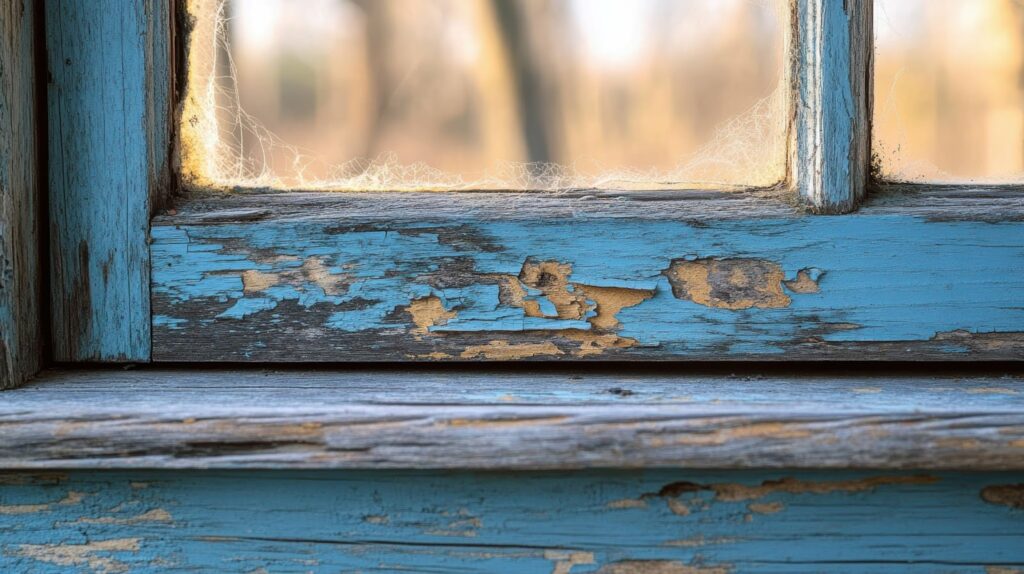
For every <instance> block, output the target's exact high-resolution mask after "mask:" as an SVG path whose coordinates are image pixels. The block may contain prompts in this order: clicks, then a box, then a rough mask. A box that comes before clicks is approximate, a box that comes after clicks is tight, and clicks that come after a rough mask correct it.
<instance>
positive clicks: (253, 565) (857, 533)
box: [0, 470, 1024, 574]
mask: <svg viewBox="0 0 1024 574" xmlns="http://www.w3.org/2000/svg"><path fill="white" fill-rule="evenodd" d="M786 476H796V477H797V478H799V479H801V480H805V481H815V482H818V483H824V484H827V483H837V482H838V481H849V480H858V479H862V478H865V477H871V476H881V475H880V474H879V473H865V472H857V473H852V472H802V473H797V474H795V475H794V474H793V473H784V472H783V473H779V472H773V473H765V472H756V471H749V472H717V473H716V472H688V471H683V470H664V471H648V472H620V471H606V472H562V473H523V474H488V473H481V474H475V473H464V472H463V473H442V472H433V473H432V472H251V471H248V472H234V473H232V472H217V473H213V472H135V473H123V472H118V473H105V472H93V473H89V472H76V473H73V474H72V475H71V476H70V477H69V478H67V479H56V478H52V477H50V478H45V477H44V478H39V479H36V480H32V479H28V478H25V479H19V477H18V475H7V476H3V486H2V488H0V507H2V508H4V509H5V512H0V570H2V571H5V572H29V571H31V572H39V573H42V574H47V573H50V572H85V571H88V569H87V568H85V567H83V566H79V567H77V568H76V567H69V566H66V565H65V566H60V565H55V564H52V563H51V564H48V563H46V562H44V561H41V560H39V559H35V558H31V557H29V556H26V548H32V547H31V546H25V545H46V544H84V543H87V542H92V543H96V542H100V541H107V540H122V541H123V540H126V539H135V540H136V543H137V545H138V549H137V550H135V551H131V550H129V551H98V552H96V553H94V554H93V556H94V557H97V558H106V559H109V560H115V561H117V562H118V563H120V564H122V565H123V566H124V567H126V568H127V571H128V572H131V573H136V574H141V573H150V572H198V573H206V572H217V573H235V572H238V573H242V572H253V571H257V570H258V569H259V568H263V569H265V570H266V571H268V572H315V573H319V572H339V571H346V572H348V571H365V572H394V571H399V570H402V571H414V572H509V573H524V572H525V573H529V572H542V573H544V574H547V573H549V572H552V571H553V570H554V566H555V564H556V563H557V561H558V557H559V556H567V555H568V554H569V553H570V552H583V553H590V554H591V555H592V558H593V563H590V564H587V563H580V564H577V565H575V566H573V567H572V568H571V570H570V572H571V574H585V573H592V572H596V571H598V570H599V569H600V568H601V567H603V566H607V565H608V564H610V563H613V562H617V561H623V560H665V561H674V562H676V563H679V564H684V565H702V566H704V567H714V566H722V567H724V568H727V571H729V572H732V573H736V574H743V573H748V572H750V573H768V572H775V573H783V572H808V573H809V572H830V573H831V572H840V573H846V572H849V573H861V572H892V573H896V572H911V573H924V572H929V573H931V572H944V573H976V574H983V573H984V572H985V567H986V566H997V565H1001V566H1006V567H1018V568H1019V567H1021V566H1022V565H1024V511H1022V510H1013V509H1011V508H1008V507H1006V506H1001V505H993V504H988V503H985V502H983V501H982V499H981V497H980V496H979V493H980V492H981V490H982V489H983V488H985V487H986V486H991V485H997V484H1013V483H1019V482H1024V477H1022V476H1020V475H1007V474H956V473H946V474H940V475H936V476H935V477H934V478H935V479H936V480H935V482H931V483H922V484H903V485H898V484H889V485H882V486H878V487H876V488H874V489H868V490H862V491H855V492H846V491H843V489H842V488H838V489H836V490H835V491H833V492H828V493H802V494H786V493H780V492H776V493H771V494H768V495H766V496H764V497H762V498H758V499H752V500H739V501H728V500H722V499H719V498H716V496H715V494H714V493H713V492H711V491H708V490H700V491H697V492H690V493H685V494H682V495H681V496H679V497H678V498H677V499H676V500H677V502H681V503H683V504H684V505H685V506H686V507H687V508H689V511H690V513H689V514H688V515H685V516H683V515H679V514H675V513H673V512H672V510H671V509H670V508H669V505H668V502H667V500H666V499H664V498H661V497H658V496H657V495H655V493H657V492H658V491H659V490H660V489H661V488H662V487H663V486H665V485H667V484H670V483H673V482H677V481H688V482H692V483H696V484H702V485H708V484H722V483H738V484H742V485H747V486H756V485H759V484H761V483H762V482H763V481H766V480H776V479H779V478H782V477H786ZM888 476H892V475H888ZM903 476H906V475H903ZM72 492H75V493H81V500H80V502H70V503H69V502H67V501H68V500H69V498H68V495H69V494H70V493H72ZM645 494H646V496H644V495H645ZM62 500H63V501H65V503H63V504H61V502H60V501H62ZM71 500H73V499H71ZM624 500H633V501H640V502H635V503H634V504H640V505H642V506H641V507H632V508H614V506H616V502H620V501H624ZM751 503H762V504H770V503H777V507H776V508H777V512H775V513H772V514H761V513H758V512H757V511H756V510H752V509H751V507H750V506H749V505H750V504H751ZM32 505H41V506H39V507H37V508H36V509H35V510H31V511H25V510H24V509H25V508H27V507H29V506H32ZM15 507H21V508H22V509H23V510H21V511H17V510H15V513H13V514H12V513H10V512H11V510H10V509H12V508H15ZM154 511H157V514H154ZM146 513H150V514H149V516H151V517H155V518H150V519H148V520H143V519H140V517H143V516H146ZM36 548H42V547H40V546H36ZM50 555H54V553H51V554H50ZM586 561H587V560H584V561H582V562H586Z"/></svg>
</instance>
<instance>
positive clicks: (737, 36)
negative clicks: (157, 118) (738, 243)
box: [183, 0, 789, 190]
mask: <svg viewBox="0 0 1024 574" xmlns="http://www.w3.org/2000/svg"><path fill="white" fill-rule="evenodd" d="M788 6H789V2H788V1H787V0H230V1H228V2H227V3H223V2H222V1H219V0H192V1H191V3H190V9H191V10H192V11H193V13H194V14H195V15H196V16H197V22H198V24H197V28H196V31H195V32H194V36H193V39H192V42H191V51H190V62H189V64H190V74H189V83H190V85H189V98H188V106H187V108H186V111H185V114H184V116H183V144H184V146H183V147H184V156H185V165H184V166H183V167H184V169H183V171H184V172H185V175H186V177H187V178H188V177H191V178H192V179H193V181H194V182H196V183H200V184H214V185H218V184H219V185H257V186H271V187H303V188H321V189H324V188H325V189H385V190H386V189H424V188H426V189H564V188H576V187H583V188H590V187H597V188H612V189H618V188H625V189H664V188H679V187H713V188H731V187H767V186H771V185H774V184H776V183H778V182H780V181H781V180H782V179H783V178H784V175H785V158H786V137H787V118H788V116H789V114H787V113H786V110H787V97H788V94H787V90H786V89H785V88H786V86H787V85H788V81H787V79H786V73H787V67H788V66H787V58H786V47H787V42H788V37H787V34H788V32H787V31H788V29H789V25H788V22H789V13H788V10H789V8H788Z"/></svg>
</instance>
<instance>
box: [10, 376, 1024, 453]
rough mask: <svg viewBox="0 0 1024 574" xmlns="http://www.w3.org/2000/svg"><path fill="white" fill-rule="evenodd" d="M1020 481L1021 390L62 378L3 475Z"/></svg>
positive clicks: (868, 384)
mask: <svg viewBox="0 0 1024 574" xmlns="http://www.w3.org/2000/svg"><path fill="white" fill-rule="evenodd" d="M611 467H615V468H623V467H625V468H659V467H685V468H692V469H738V468H877V469H933V470H942V469H964V470H1024V377H1022V376H1020V375H1012V376H1010V375H1007V376H997V375H989V376H975V377H956V376H888V377H886V376H878V375H849V376H836V375H815V376H803V375H800V376H783V375H772V376H767V377H728V376H709V375H664V374H660V375H659V374H616V375H612V374H596V373H593V372H588V373H584V374H572V373H570V372H548V373H532V372H526V373H524V372H512V373H509V372H505V373H502V372H499V371H496V370H495V371H490V372H487V371H473V372H458V371H444V372H439V371H424V370H409V371H394V370H379V371H374V370H371V371H366V370H363V371H342V372H337V371H334V372H328V371H281V370H277V371H271V370H214V369H210V370H188V371H183V370H173V369H168V370H152V369H138V370H129V371H123V370H117V371H108V370H76V371H50V372H47V373H45V374H44V375H43V376H42V377H41V378H40V379H39V380H37V381H35V382H34V383H32V384H30V385H29V386H27V387H25V388H22V389H19V390H15V391H8V392H5V393H2V394H0V468H6V469H38V468H224V469H227V468H268V469H276V468H353V469H354V468H360V469H374V468H377V469H380V468H409V469H428V468H429V469H481V470H483V469H502V470H525V469H568V468H611Z"/></svg>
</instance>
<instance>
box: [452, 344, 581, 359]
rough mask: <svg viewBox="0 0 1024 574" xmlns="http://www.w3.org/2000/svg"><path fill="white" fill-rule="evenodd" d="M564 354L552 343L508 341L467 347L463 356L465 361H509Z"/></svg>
mask: <svg viewBox="0 0 1024 574" xmlns="http://www.w3.org/2000/svg"><path fill="white" fill-rule="evenodd" d="M564 354H565V353H563V352H562V350H561V349H559V348H558V347H557V346H556V345H555V344H554V343H551V342H546V343H516V344H512V343H509V342H508V341H490V342H488V343H487V344H486V345H474V346H472V347H467V348H466V350H465V351H463V352H462V355H461V356H462V358H463V359H476V358H484V359H490V360H499V361H508V360H515V359H529V358H531V357H543V356H553V355H564Z"/></svg>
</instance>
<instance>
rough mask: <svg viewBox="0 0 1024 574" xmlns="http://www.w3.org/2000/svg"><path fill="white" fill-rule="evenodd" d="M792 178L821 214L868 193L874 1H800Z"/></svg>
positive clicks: (846, 205)
mask: <svg viewBox="0 0 1024 574" xmlns="http://www.w3.org/2000/svg"><path fill="white" fill-rule="evenodd" d="M794 6H795V8H796V9H795V11H794V18H795V20H796V25H795V34H796V39H795V40H796V42H795V44H796V47H795V53H794V55H793V58H794V64H795V68H796V70H795V71H794V76H795V78H794V79H795V94H794V96H793V98H794V100H795V101H794V103H793V107H794V114H795V121H794V126H793V138H794V139H795V145H794V146H793V149H792V152H791V154H790V170H789V172H790V179H791V181H793V182H794V183H795V184H796V187H797V189H798V190H799V194H800V197H801V199H802V200H803V201H804V202H805V203H806V204H807V205H808V206H809V207H810V208H811V209H812V210H813V211H815V212H818V213H846V212H849V211H851V210H853V209H855V208H856V207H857V204H858V203H860V201H862V200H863V199H864V197H865V194H866V189H867V187H868V184H869V183H870V168H871V149H870V144H871V128H870V126H871V119H872V118H871V108H872V102H871V97H872V96H871V94H872V88H871V86H872V63H871V60H872V58H873V54H874V40H873V35H872V29H873V11H874V1H873V0H796V1H795V2H794Z"/></svg>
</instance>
